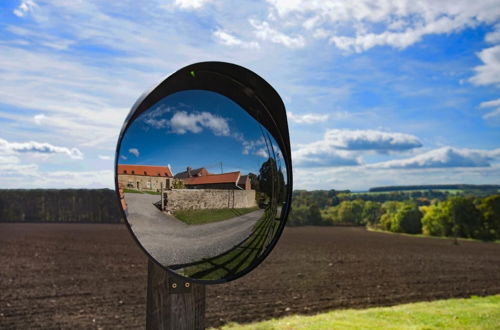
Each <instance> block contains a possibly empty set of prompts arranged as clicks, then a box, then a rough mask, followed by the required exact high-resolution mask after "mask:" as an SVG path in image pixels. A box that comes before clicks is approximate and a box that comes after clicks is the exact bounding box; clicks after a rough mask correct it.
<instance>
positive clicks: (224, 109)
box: [117, 90, 287, 280]
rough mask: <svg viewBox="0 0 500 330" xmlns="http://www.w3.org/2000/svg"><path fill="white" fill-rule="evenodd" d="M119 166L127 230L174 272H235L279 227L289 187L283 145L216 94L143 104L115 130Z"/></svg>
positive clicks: (217, 275) (205, 275)
mask: <svg viewBox="0 0 500 330" xmlns="http://www.w3.org/2000/svg"><path fill="white" fill-rule="evenodd" d="M117 170H118V184H119V188H120V193H121V196H122V197H123V199H122V207H123V208H124V209H125V213H126V216H127V222H128V224H129V225H130V227H131V229H132V232H133V233H134V235H135V236H136V238H137V239H138V241H139V242H140V244H141V245H142V246H143V247H144V248H145V249H146V251H147V252H148V253H149V254H150V255H151V256H152V257H153V258H155V259H156V260H157V261H158V262H159V263H161V264H162V265H163V266H165V267H169V268H170V269H171V270H173V271H175V272H177V273H178V274H180V275H183V276H186V277H190V278H194V279H202V280H223V279H227V278H232V277H235V276H237V275H238V274H239V273H242V272H245V271H246V270H248V269H249V268H251V267H252V266H253V265H254V263H255V262H256V260H257V259H258V258H259V256H261V255H262V254H263V253H264V252H265V251H266V249H267V247H268V246H269V244H270V242H271V241H272V239H273V238H274V236H275V235H276V232H277V230H278V227H279V224H280V219H281V210H282V209H283V206H284V202H285V200H286V186H287V182H286V178H287V175H286V166H285V163H284V160H283V158H282V155H281V151H280V149H279V147H278V144H277V143H276V141H275V139H274V138H273V137H272V136H271V134H269V132H268V131H267V130H266V129H265V128H264V127H263V126H262V125H260V124H259V122H258V121H256V120H255V119H254V118H253V117H251V116H250V115H249V114H248V113H247V112H246V111H245V110H244V109H242V108H241V107H240V106H239V105H238V104H236V103H235V102H233V101H232V100H230V99H229V98H227V97H225V96H223V95H221V94H218V93H215V92H210V91H206V90H188V91H182V92H177V93H174V94H171V95H169V96H167V97H165V98H163V99H162V100H161V101H160V102H158V103H157V104H155V105H154V106H152V107H151V108H149V109H147V110H146V111H145V112H143V113H142V114H141V115H140V116H139V117H137V118H136V119H135V120H134V122H132V123H131V124H130V125H129V127H128V129H127V130H126V132H125V133H124V134H123V138H122V141H121V145H120V149H119V161H118V169H117Z"/></svg>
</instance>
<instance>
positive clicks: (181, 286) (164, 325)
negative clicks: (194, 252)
mask: <svg viewBox="0 0 500 330" xmlns="http://www.w3.org/2000/svg"><path fill="white" fill-rule="evenodd" d="M204 328H205V286H204V285H203V284H198V283H192V282H186V281H185V280H184V279H183V278H181V277H179V276H175V275H173V274H171V273H169V272H167V271H165V270H163V268H161V267H160V266H158V265H156V264H155V263H154V262H153V261H151V260H149V261H148V295H147V315H146V329H150V330H153V329H162V330H163V329H165V330H167V329H168V330H172V329H175V330H193V329H194V330H197V329H204Z"/></svg>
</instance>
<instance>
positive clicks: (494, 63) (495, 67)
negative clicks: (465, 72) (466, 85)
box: [470, 45, 500, 87]
mask: <svg viewBox="0 0 500 330" xmlns="http://www.w3.org/2000/svg"><path fill="white" fill-rule="evenodd" d="M478 56H479V58H480V59H481V61H482V62H483V64H482V65H480V66H477V67H475V68H474V71H476V74H475V75H474V76H473V77H472V78H470V81H471V82H472V83H473V84H475V85H490V84H493V85H496V86H499V87H500V45H496V46H493V47H490V48H485V49H483V50H482V51H481V52H479V54H478Z"/></svg>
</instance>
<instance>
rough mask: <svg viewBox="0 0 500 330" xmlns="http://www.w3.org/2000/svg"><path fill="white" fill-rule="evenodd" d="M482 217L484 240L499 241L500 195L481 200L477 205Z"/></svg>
mask: <svg viewBox="0 0 500 330" xmlns="http://www.w3.org/2000/svg"><path fill="white" fill-rule="evenodd" d="M477 207H478V209H479V211H480V212H481V214H482V217H483V235H482V236H483V237H482V238H484V239H500V195H493V196H488V197H486V198H483V199H481V200H480V202H479V203H478V206H477Z"/></svg>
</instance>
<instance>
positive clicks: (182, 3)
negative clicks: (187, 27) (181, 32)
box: [175, 0, 211, 9]
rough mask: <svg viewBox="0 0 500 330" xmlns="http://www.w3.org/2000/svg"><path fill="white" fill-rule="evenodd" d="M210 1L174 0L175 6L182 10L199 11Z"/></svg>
mask: <svg viewBox="0 0 500 330" xmlns="http://www.w3.org/2000/svg"><path fill="white" fill-rule="evenodd" d="M210 1H211V0H175V5H176V6H177V7H179V8H182V9H199V8H201V7H202V6H203V5H204V4H206V3H208V2H210Z"/></svg>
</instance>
